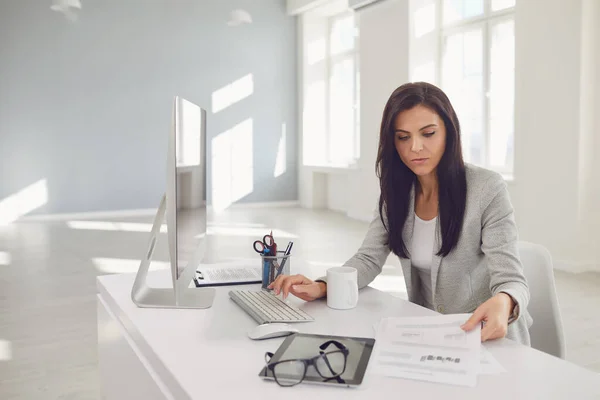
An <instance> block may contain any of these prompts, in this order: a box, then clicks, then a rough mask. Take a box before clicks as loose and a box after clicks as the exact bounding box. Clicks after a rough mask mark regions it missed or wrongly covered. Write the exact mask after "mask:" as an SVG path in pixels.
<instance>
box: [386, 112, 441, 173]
mask: <svg viewBox="0 0 600 400" xmlns="http://www.w3.org/2000/svg"><path fill="white" fill-rule="evenodd" d="M394 130H395V134H394V143H395V145H396V151H397V152H398V155H399V156H400V159H401V160H402V162H403V163H404V164H406V166H407V167H408V168H410V170H411V171H412V172H414V173H415V174H416V175H417V176H424V175H429V174H431V173H432V172H435V170H436V168H437V166H438V164H439V163H440V160H441V159H442V156H443V155H444V149H445V148H446V127H445V126H444V121H443V120H442V118H440V116H439V115H438V114H437V113H435V112H434V111H432V110H431V109H429V108H427V107H425V106H422V105H418V106H415V107H413V108H411V109H409V110H404V111H402V112H400V113H399V114H398V116H397V117H396V120H395V121H394Z"/></svg>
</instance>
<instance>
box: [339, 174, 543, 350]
mask: <svg viewBox="0 0 600 400" xmlns="http://www.w3.org/2000/svg"><path fill="white" fill-rule="evenodd" d="M466 175H467V203H466V209H465V218H464V222H463V227H462V232H461V235H460V239H459V241H458V244H457V246H456V247H455V248H454V250H452V251H451V252H450V254H448V255H447V256H446V257H439V256H437V255H436V254H435V253H437V252H438V250H439V248H440V245H441V228H440V224H439V218H438V223H437V226H436V237H435V242H434V250H433V260H432V264H431V287H432V291H433V302H432V304H433V306H434V309H435V310H436V311H438V312H440V313H443V314H456V313H472V312H473V311H475V309H476V308H477V307H478V306H479V305H480V304H482V303H483V302H485V301H486V300H488V299H489V298H490V297H492V296H493V295H495V294H497V293H499V292H505V293H507V294H509V295H510V296H511V297H512V298H513V300H514V301H515V303H516V304H517V306H516V307H515V313H513V316H511V318H510V320H509V325H508V333H507V338H509V339H513V340H515V341H517V342H520V343H522V344H526V345H529V344H530V338H529V327H530V326H531V324H532V319H531V316H530V315H529V313H528V312H527V304H528V302H529V288H528V286H527V281H526V279H525V276H524V275H523V266H522V265H521V261H520V259H519V254H518V249H517V240H518V237H517V227H516V224H515V220H514V215H513V207H512V205H511V202H510V199H509V195H508V190H507V188H506V183H505V182H504V180H503V179H502V177H501V176H500V175H499V174H497V173H495V172H492V171H489V170H486V169H483V168H479V167H476V166H473V165H469V164H467V165H466ZM414 191H415V189H414V187H413V188H412V190H411V200H410V208H409V210H411V211H410V212H409V213H408V218H407V220H406V223H405V224H404V230H403V232H402V235H403V238H404V243H405V244H406V248H407V249H409V250H410V248H411V239H412V232H413V225H414V220H415V218H414V216H415V213H414ZM378 208H379V207H377V208H376V209H375V213H374V216H373V219H372V220H371V223H370V225H369V229H368V231H367V234H366V237H365V239H364V241H363V243H362V245H361V247H360V248H359V249H358V251H357V253H356V254H355V255H354V256H353V257H352V258H350V259H349V260H348V261H347V262H346V263H345V264H344V265H345V266H349V267H354V268H356V269H357V270H358V286H359V288H363V287H365V286H367V285H368V284H369V283H371V281H373V279H375V277H376V276H377V275H378V274H380V273H381V269H382V267H383V264H384V263H385V261H386V259H387V257H388V255H389V254H390V249H389V247H388V246H387V245H386V243H387V235H388V233H387V231H386V229H385V227H384V226H383V224H382V222H381V219H380V218H379V210H378ZM384 218H385V216H384ZM385 221H386V225H387V219H385ZM400 262H401V264H402V272H403V273H404V279H405V282H406V290H407V293H408V299H409V300H410V301H411V302H413V303H416V304H419V305H423V301H422V298H421V290H420V288H421V283H420V278H419V274H418V273H417V272H416V271H415V270H414V269H413V267H412V264H411V261H410V259H404V258H400Z"/></svg>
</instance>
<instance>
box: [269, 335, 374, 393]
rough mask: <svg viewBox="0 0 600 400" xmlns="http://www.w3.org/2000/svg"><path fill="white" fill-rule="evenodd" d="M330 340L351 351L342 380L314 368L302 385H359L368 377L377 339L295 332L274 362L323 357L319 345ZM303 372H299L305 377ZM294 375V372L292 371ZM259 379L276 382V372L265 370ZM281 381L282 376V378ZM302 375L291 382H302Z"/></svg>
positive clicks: (283, 345)
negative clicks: (327, 375)
mask: <svg viewBox="0 0 600 400" xmlns="http://www.w3.org/2000/svg"><path fill="white" fill-rule="evenodd" d="M329 340H337V341H338V342H340V343H342V344H343V345H344V346H346V348H347V349H348V357H347V359H346V369H345V370H344V373H343V374H342V375H340V376H339V377H338V378H330V379H325V378H323V377H321V375H319V373H318V372H317V371H316V370H315V367H314V365H311V366H309V367H308V369H307V370H306V376H305V377H304V380H303V381H302V383H318V384H323V385H331V386H348V387H355V386H359V385H360V384H361V383H362V381H363V378H364V376H365V371H366V369H367V365H368V363H369V359H370V357H371V353H372V351H373V346H374V345H375V339H373V338H359V337H345V336H332V335H316V334H307V333H294V334H292V335H291V336H288V337H287V338H286V339H285V341H284V342H283V343H282V344H281V346H279V348H278V349H277V351H276V352H275V354H274V355H273V357H272V358H271V360H270V363H275V362H277V361H281V360H292V359H307V358H312V357H315V356H317V355H319V346H321V345H322V344H323V343H326V342H327V341H329ZM302 372H303V371H301V372H298V374H301V373H302ZM289 373H292V372H289ZM259 376H260V377H261V378H263V379H270V380H274V377H273V371H271V370H270V369H268V368H267V367H264V368H263V369H262V371H260V373H259ZM278 378H279V375H278ZM300 378H301V376H298V377H290V379H291V380H294V379H295V380H299V379H300Z"/></svg>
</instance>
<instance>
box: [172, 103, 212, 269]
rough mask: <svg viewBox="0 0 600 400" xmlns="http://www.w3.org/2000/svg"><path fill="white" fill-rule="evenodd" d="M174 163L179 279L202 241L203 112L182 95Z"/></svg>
mask: <svg viewBox="0 0 600 400" xmlns="http://www.w3.org/2000/svg"><path fill="white" fill-rule="evenodd" d="M175 163H176V174H177V177H176V180H175V185H176V188H175V190H176V198H177V200H176V201H177V203H176V204H177V206H176V207H177V211H176V231H177V237H176V245H175V247H176V252H177V255H176V256H177V278H179V277H180V276H181V274H182V272H183V269H184V268H186V267H187V266H188V263H189V262H190V260H192V259H193V257H194V254H195V253H196V252H197V251H203V250H204V247H205V241H206V111H205V110H204V109H202V108H200V107H199V106H197V105H195V104H193V103H191V102H189V101H187V100H185V99H182V98H178V102H177V107H176V115H175ZM198 261H199V260H198Z"/></svg>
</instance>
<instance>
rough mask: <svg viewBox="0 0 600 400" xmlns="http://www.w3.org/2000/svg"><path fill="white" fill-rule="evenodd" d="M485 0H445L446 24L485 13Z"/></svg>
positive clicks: (444, 13) (444, 14)
mask: <svg viewBox="0 0 600 400" xmlns="http://www.w3.org/2000/svg"><path fill="white" fill-rule="evenodd" d="M483 1H484V0H444V8H443V16H444V24H449V23H452V22H457V21H460V20H462V19H466V18H471V17H476V16H478V15H482V14H483Z"/></svg>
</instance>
